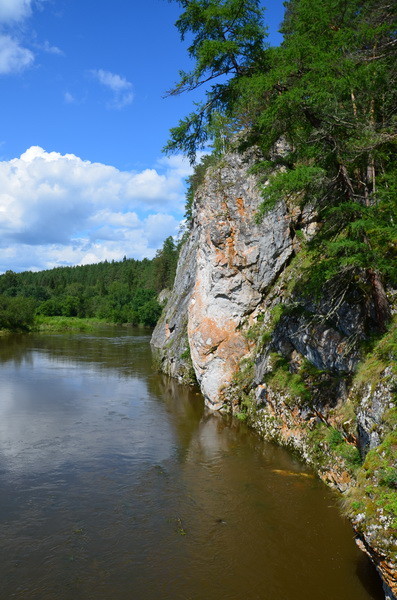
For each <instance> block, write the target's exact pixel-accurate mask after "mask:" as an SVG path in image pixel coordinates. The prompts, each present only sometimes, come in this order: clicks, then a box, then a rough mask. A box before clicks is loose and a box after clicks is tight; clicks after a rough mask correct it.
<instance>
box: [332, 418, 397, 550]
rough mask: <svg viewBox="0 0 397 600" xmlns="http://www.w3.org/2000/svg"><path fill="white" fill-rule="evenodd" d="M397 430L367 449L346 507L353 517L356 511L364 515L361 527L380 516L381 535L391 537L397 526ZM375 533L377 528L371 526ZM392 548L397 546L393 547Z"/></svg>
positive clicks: (376, 520) (390, 540)
mask: <svg viewBox="0 0 397 600" xmlns="http://www.w3.org/2000/svg"><path fill="white" fill-rule="evenodd" d="M396 457H397V432H396V430H395V428H394V430H392V431H391V432H390V433H389V434H388V435H387V436H386V437H385V439H384V440H383V442H382V443H381V444H380V445H379V446H378V447H377V448H374V449H373V450H370V451H369V452H368V454H367V456H366V458H365V461H364V464H363V465H362V467H361V468H360V469H359V471H358V472H357V484H356V486H355V487H353V488H352V489H351V490H350V491H349V492H348V494H347V497H346V499H345V506H344V508H345V511H346V513H347V514H348V515H349V516H352V517H354V516H355V515H357V514H359V513H363V514H365V515H366V519H365V521H364V522H360V525H359V527H360V528H366V527H370V526H371V525H372V523H374V522H375V523H377V522H378V520H379V517H382V525H383V527H382V530H381V531H379V533H380V534H381V539H380V540H378V542H379V543H380V544H381V545H384V544H385V540H389V543H390V544H392V539H393V536H394V539H395V534H396V530H397V469H396ZM374 533H375V534H376V533H377V530H376V529H375V530H374ZM394 550H397V548H395V547H394Z"/></svg>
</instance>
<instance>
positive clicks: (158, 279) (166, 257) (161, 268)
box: [153, 236, 179, 292]
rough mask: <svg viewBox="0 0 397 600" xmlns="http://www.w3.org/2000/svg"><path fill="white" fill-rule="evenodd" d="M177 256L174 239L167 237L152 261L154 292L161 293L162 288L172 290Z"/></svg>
mask: <svg viewBox="0 0 397 600" xmlns="http://www.w3.org/2000/svg"><path fill="white" fill-rule="evenodd" d="M178 256H179V251H178V247H177V245H176V244H175V242H174V238H173V237H172V236H170V237H167V239H166V240H165V241H164V243H163V247H162V248H161V249H160V250H158V251H157V253H156V256H155V258H154V261H153V262H154V275H155V286H156V291H158V292H161V290H163V289H164V288H168V289H172V286H173V284H174V279H175V273H176V267H177V264H178Z"/></svg>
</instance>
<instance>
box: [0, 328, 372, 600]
mask: <svg viewBox="0 0 397 600" xmlns="http://www.w3.org/2000/svg"><path fill="white" fill-rule="evenodd" d="M337 505H338V499H337V497H336V496H335V494H333V493H332V492H331V491H330V490H329V489H328V488H326V487H325V486H324V485H323V484H322V483H321V482H320V481H319V480H318V479H317V478H316V477H314V476H313V474H312V473H311V471H310V470H309V469H308V468H307V467H306V466H305V465H304V464H302V463H301V462H300V461H299V460H298V459H297V458H296V457H294V456H292V455H291V454H289V453H288V452H286V451H285V450H283V449H282V448H279V447H277V446H275V445H273V444H269V443H265V442H263V441H261V440H260V439H258V437H257V436H256V435H255V434H254V433H252V432H251V431H249V430H248V429H247V427H246V426H245V425H244V424H242V423H240V422H237V421H236V420H232V419H230V418H226V417H222V416H220V415H214V414H210V413H208V412H207V411H206V410H205V409H204V406H203V402H202V398H201V396H200V394H199V393H198V390H196V389H192V388H188V387H185V386H181V385H179V384H177V383H176V382H175V381H172V380H170V379H168V378H167V377H164V376H161V375H159V374H157V373H156V372H155V371H154V370H153V368H152V360H151V353H150V347H149V336H148V335H147V334H146V332H144V333H142V331H139V330H132V329H117V328H114V329H105V330H103V331H99V332H97V333H96V334H73V335H70V334H69V335H68V334H64V335H20V336H8V337H2V338H0V535H1V544H0V598H1V600H10V599H14V598H15V599H18V600H19V599H21V600H22V599H23V600H370V599H372V600H380V599H381V598H382V592H381V586H380V583H379V580H378V578H377V575H376V573H375V570H374V569H373V567H372V566H371V564H370V563H369V561H368V560H367V558H366V557H365V556H364V555H363V554H362V553H360V551H359V550H358V549H357V547H356V545H355V543H354V540H353V532H352V529H351V527H350V526H349V524H348V522H347V521H345V520H344V519H343V518H341V517H340V515H339V513H338V508H337Z"/></svg>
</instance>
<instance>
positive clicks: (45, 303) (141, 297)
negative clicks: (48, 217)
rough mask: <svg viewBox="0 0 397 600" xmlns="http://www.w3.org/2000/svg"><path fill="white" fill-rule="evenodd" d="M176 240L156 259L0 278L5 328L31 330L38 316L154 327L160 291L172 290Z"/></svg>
mask: <svg viewBox="0 0 397 600" xmlns="http://www.w3.org/2000/svg"><path fill="white" fill-rule="evenodd" d="M178 253H179V250H178V246H177V244H175V242H174V240H173V238H172V237H169V238H167V239H166V240H165V242H164V244H163V247H162V249H161V250H159V251H158V252H157V254H156V256H155V258H153V259H152V260H149V259H146V258H145V259H143V260H135V259H127V258H124V259H123V260H122V261H119V262H115V261H111V262H108V261H105V262H101V263H97V264H92V265H84V266H76V267H57V268H55V269H50V270H47V271H39V272H36V273H33V272H31V271H25V272H23V273H15V272H14V271H6V272H5V273H4V274H3V275H0V329H10V330H18V329H19V330H26V329H29V328H30V326H31V325H32V324H33V322H34V318H35V316H36V315H45V316H64V317H83V318H87V317H88V318H93V317H94V318H98V319H104V320H106V321H107V322H110V323H132V324H135V325H138V324H142V325H149V326H152V325H155V323H156V322H157V319H158V318H159V316H160V313H161V307H160V305H159V303H158V302H157V295H158V293H159V292H160V291H161V290H162V289H164V288H170V287H172V284H173V281H174V277H175V271H176V265H177V260H178Z"/></svg>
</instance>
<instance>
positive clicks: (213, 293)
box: [152, 154, 293, 409]
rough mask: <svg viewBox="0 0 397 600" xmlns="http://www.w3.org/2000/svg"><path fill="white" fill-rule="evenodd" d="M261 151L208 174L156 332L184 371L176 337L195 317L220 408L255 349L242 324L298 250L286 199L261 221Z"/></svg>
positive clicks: (192, 332)
mask: <svg viewBox="0 0 397 600" xmlns="http://www.w3.org/2000/svg"><path fill="white" fill-rule="evenodd" d="M254 159H255V156H253V155H247V154H245V155H244V156H241V155H239V154H230V155H228V156H227V157H226V158H225V159H224V160H223V162H222V165H221V166H220V167H218V168H216V169H213V170H211V171H210V172H209V173H208V174H207V177H206V180H205V183H204V185H203V186H202V187H201V189H200V190H199V191H198V193H197V195H196V201H195V208H194V215H193V224H192V229H191V232H192V233H191V235H190V237H189V240H188V242H187V244H186V246H185V248H184V252H183V254H182V256H181V259H180V262H179V268H178V272H177V275H176V280H175V286H174V291H173V298H171V299H170V301H169V303H168V305H167V309H166V311H165V313H164V315H163V318H162V319H161V321H160V322H159V324H158V325H157V327H156V329H155V331H154V334H153V338H152V345H153V346H154V347H155V348H156V349H157V350H158V351H159V353H160V355H161V356H162V358H161V360H162V362H163V365H164V370H165V372H167V373H169V374H170V375H174V376H175V375H176V376H179V377H183V372H184V370H185V364H184V363H183V359H182V360H181V359H180V358H178V356H179V354H178V352H179V349H180V348H179V343H178V342H176V344H177V346H176V348H175V345H174V342H173V340H178V339H179V338H180V334H181V331H180V330H181V324H182V322H183V321H185V322H187V336H188V339H189V344H190V350H191V359H192V363H193V367H194V371H195V373H196V377H197V380H198V382H199V384H200V386H201V389H202V392H203V394H204V397H205V400H206V403H207V404H208V406H210V407H211V408H214V409H218V408H220V407H221V406H222V404H223V394H222V392H223V390H224V389H225V388H226V387H227V386H228V385H229V384H230V382H231V379H232V377H233V375H234V373H235V372H236V370H237V368H238V365H239V362H240V360H241V358H242V357H243V356H244V355H245V354H246V353H247V351H248V350H249V343H248V341H247V339H246V338H245V337H244V335H243V331H242V330H241V326H242V324H243V323H244V320H245V319H246V317H247V315H250V314H251V313H253V312H254V311H255V309H256V308H257V307H258V305H259V304H260V303H261V301H262V298H263V294H264V292H265V290H266V289H267V288H268V287H269V285H270V284H271V283H272V282H273V281H274V280H275V278H276V277H277V275H278V273H279V272H280V270H281V269H282V268H283V266H284V265H285V264H286V262H287V261H288V259H289V258H290V257H291V254H292V252H293V247H292V239H291V236H290V232H289V231H290V223H291V215H289V214H288V211H287V207H286V205H285V203H284V202H280V203H279V205H278V206H277V207H276V208H275V209H274V210H273V211H272V212H271V213H270V214H269V215H268V216H267V218H266V219H264V221H263V222H262V223H261V224H260V225H257V224H256V223H255V213H256V212H257V209H258V206H259V204H260V202H261V196H260V194H259V192H258V189H257V180H256V178H255V177H254V176H253V175H250V174H249V173H248V171H249V168H250V166H252V164H253V162H254ZM186 306H187V307H188V309H187V311H186V312H185V307H186ZM182 314H183V316H182ZM170 342H171V343H170ZM167 343H168V344H169V345H168V347H167ZM172 355H173V356H174V362H173V364H172V365H171V358H170V356H172ZM175 357H176V358H175Z"/></svg>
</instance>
